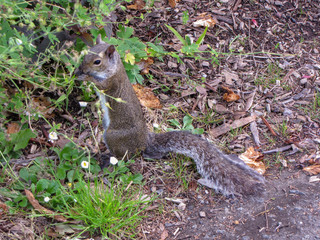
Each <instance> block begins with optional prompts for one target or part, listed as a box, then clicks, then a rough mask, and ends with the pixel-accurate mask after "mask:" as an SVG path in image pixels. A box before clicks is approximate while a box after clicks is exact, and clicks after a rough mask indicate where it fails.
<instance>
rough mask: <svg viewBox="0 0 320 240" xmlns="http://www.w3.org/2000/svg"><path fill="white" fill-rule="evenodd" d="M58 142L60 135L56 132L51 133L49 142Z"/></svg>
mask: <svg viewBox="0 0 320 240" xmlns="http://www.w3.org/2000/svg"><path fill="white" fill-rule="evenodd" d="M56 140H58V135H57V133H56V132H50V133H49V142H54V141H56Z"/></svg>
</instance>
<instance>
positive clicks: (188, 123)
mask: <svg viewBox="0 0 320 240" xmlns="http://www.w3.org/2000/svg"><path fill="white" fill-rule="evenodd" d="M168 122H169V123H170V125H171V126H173V127H175V128H167V130H168V131H176V130H177V129H178V130H183V131H191V132H192V133H193V134H203V132H204V130H203V129H202V128H194V127H193V125H192V122H193V118H192V117H191V116H190V115H186V116H184V117H183V120H182V126H181V125H180V123H179V121H178V120H176V119H169V120H168Z"/></svg>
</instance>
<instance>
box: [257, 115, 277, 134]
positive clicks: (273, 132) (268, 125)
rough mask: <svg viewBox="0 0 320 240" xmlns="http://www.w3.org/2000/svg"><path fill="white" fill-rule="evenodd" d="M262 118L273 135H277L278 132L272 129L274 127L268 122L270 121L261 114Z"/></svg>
mask: <svg viewBox="0 0 320 240" xmlns="http://www.w3.org/2000/svg"><path fill="white" fill-rule="evenodd" d="M260 118H261V119H262V121H263V122H264V124H265V125H266V126H267V127H268V129H269V130H270V132H271V134H272V135H273V136H277V134H276V132H275V131H274V130H273V129H272V127H271V126H270V124H269V123H268V121H267V120H266V119H265V118H264V117H263V116H261V117H260Z"/></svg>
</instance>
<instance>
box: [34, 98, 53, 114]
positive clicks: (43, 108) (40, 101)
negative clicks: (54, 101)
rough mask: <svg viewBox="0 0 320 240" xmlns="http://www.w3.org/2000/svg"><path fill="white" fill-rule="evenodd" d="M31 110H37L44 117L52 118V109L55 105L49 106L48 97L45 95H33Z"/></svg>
mask: <svg viewBox="0 0 320 240" xmlns="http://www.w3.org/2000/svg"><path fill="white" fill-rule="evenodd" d="M30 106H31V108H32V110H37V111H39V112H40V113H41V114H42V115H43V116H44V117H45V118H53V117H54V114H53V111H54V109H55V107H50V106H51V101H50V98H47V97H42V96H41V97H34V98H32V101H31V103H30Z"/></svg>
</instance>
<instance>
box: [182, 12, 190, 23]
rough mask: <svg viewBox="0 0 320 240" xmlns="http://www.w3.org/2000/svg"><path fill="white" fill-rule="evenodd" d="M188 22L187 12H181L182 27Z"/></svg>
mask: <svg viewBox="0 0 320 240" xmlns="http://www.w3.org/2000/svg"><path fill="white" fill-rule="evenodd" d="M188 21H189V13H188V11H183V15H182V23H183V24H184V25H186V24H187V23H188Z"/></svg>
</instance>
